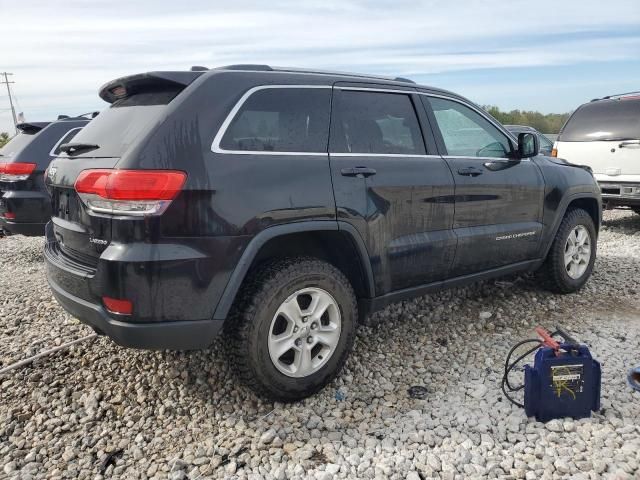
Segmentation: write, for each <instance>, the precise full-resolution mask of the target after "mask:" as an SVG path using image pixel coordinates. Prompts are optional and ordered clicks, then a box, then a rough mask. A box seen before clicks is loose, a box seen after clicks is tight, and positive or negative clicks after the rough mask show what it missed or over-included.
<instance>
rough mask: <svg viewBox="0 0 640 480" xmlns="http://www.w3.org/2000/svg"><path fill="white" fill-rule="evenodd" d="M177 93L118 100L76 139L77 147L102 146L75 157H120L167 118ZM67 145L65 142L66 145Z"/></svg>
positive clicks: (154, 92) (160, 93) (173, 91)
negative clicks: (84, 145)
mask: <svg viewBox="0 0 640 480" xmlns="http://www.w3.org/2000/svg"><path fill="white" fill-rule="evenodd" d="M178 93H179V92H178V91H176V90H168V91H151V92H141V93H136V94H134V95H131V96H129V97H126V98H123V99H120V100H117V101H116V102H114V103H113V104H112V105H111V106H110V107H109V108H107V109H106V110H104V111H102V112H100V115H98V116H97V117H96V118H94V119H93V120H91V122H89V123H88V124H87V126H86V127H84V128H83V129H82V130H80V131H79V132H78V133H77V135H76V136H75V137H74V138H73V142H74V143H88V144H95V145H99V147H100V148H97V149H93V150H87V151H81V152H80V153H79V154H77V155H74V157H120V156H122V154H123V153H124V152H126V151H127V150H128V149H129V147H131V146H132V145H133V144H135V143H136V142H138V141H140V139H142V138H144V137H145V136H146V135H147V134H148V133H149V132H150V131H151V130H152V129H153V128H154V127H155V126H156V125H157V124H158V122H159V121H160V120H162V119H163V118H164V112H165V110H166V108H167V104H168V103H169V102H171V100H173V98H174V97H175V96H176V95H177V94H178ZM63 143H64V142H63Z"/></svg>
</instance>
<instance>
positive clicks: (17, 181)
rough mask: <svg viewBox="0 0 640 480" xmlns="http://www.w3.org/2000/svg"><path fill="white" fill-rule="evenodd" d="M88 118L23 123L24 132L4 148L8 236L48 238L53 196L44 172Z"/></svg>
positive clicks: (1, 170)
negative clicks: (45, 232) (47, 228)
mask: <svg viewBox="0 0 640 480" xmlns="http://www.w3.org/2000/svg"><path fill="white" fill-rule="evenodd" d="M89 121H90V118H87V117H86V116H81V117H73V118H72V117H68V116H60V117H59V118H58V120H56V121H55V122H51V123H41V122H38V123H23V124H20V125H18V129H19V130H20V133H19V134H18V135H16V136H15V137H14V138H12V139H11V141H9V143H7V144H6V145H5V146H4V147H3V148H1V149H0V229H1V230H3V231H4V232H5V233H10V234H22V235H30V236H37V235H44V226H45V225H46V223H47V222H48V221H49V220H50V218H51V197H50V196H49V193H48V192H47V189H46V187H45V185H44V176H43V174H44V171H45V170H46V168H47V167H48V166H49V163H50V162H51V160H52V159H53V158H55V157H56V155H58V154H60V152H61V151H62V148H63V144H65V143H67V142H70V141H71V139H73V137H74V136H75V135H76V134H77V133H78V132H79V131H80V130H81V129H82V127H84V126H85V125H86V124H87V123H89Z"/></svg>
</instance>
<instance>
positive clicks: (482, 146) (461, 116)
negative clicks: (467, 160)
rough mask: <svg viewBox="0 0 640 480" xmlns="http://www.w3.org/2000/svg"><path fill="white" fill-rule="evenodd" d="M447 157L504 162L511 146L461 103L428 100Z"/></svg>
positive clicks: (493, 127) (507, 140)
mask: <svg viewBox="0 0 640 480" xmlns="http://www.w3.org/2000/svg"><path fill="white" fill-rule="evenodd" d="M429 102H430V103H431V107H432V108H433V113H434V115H435V117H436V123H437V124H438V128H439V129H440V133H441V134H442V139H443V140H444V144H445V147H446V149H447V155H450V156H455V157H484V158H486V157H490V158H507V157H508V156H509V154H510V152H511V143H510V142H509V139H508V138H507V136H506V135H505V134H504V133H502V132H501V131H500V130H498V128H497V127H495V126H494V125H493V124H492V123H491V122H489V120H487V119H486V118H484V117H483V116H482V115H480V114H479V113H477V112H476V111H475V110H473V109H471V108H470V107H467V106H466V105H463V104H462V103H459V102H456V101H453V100H446V99H444V98H436V97H430V98H429Z"/></svg>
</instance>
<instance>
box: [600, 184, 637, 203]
mask: <svg viewBox="0 0 640 480" xmlns="http://www.w3.org/2000/svg"><path fill="white" fill-rule="evenodd" d="M598 185H599V186H600V190H601V192H602V203H603V204H604V205H605V206H611V207H615V206H632V207H635V206H640V183H637V182H634V183H628V182H598Z"/></svg>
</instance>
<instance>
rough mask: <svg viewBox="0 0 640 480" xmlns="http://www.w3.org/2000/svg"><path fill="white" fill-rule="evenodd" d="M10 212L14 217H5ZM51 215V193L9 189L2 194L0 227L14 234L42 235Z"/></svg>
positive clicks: (0, 199)
mask: <svg viewBox="0 0 640 480" xmlns="http://www.w3.org/2000/svg"><path fill="white" fill-rule="evenodd" d="M7 212H10V213H12V214H13V216H14V218H11V219H8V218H5V216H4V215H5V213H7ZM50 217H51V199H50V198H49V195H48V194H46V193H43V192H39V191H35V190H8V191H4V192H3V194H2V195H0V228H1V229H3V230H6V231H8V232H9V233H12V234H14V235H27V236H42V235H44V227H45V225H46V224H47V222H48V221H49V218H50Z"/></svg>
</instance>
